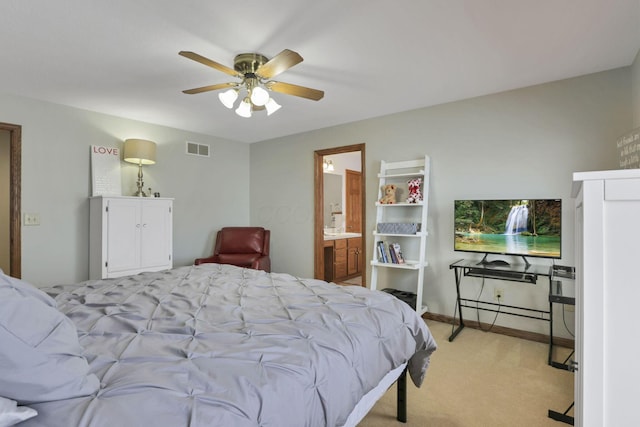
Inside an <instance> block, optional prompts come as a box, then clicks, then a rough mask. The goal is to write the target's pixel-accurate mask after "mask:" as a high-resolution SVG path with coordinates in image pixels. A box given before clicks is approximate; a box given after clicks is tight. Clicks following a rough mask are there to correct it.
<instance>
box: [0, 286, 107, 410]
mask: <svg viewBox="0 0 640 427" xmlns="http://www.w3.org/2000/svg"><path fill="white" fill-rule="evenodd" d="M11 279H12V278H9V277H8V276H5V275H4V274H2V273H0V390H2V395H3V396H4V397H7V398H10V399H13V400H16V401H17V402H18V403H19V404H30V403H37V402H45V401H49V400H60V399H69V398H72V397H79V396H88V395H91V394H93V393H95V392H96V391H97V390H98V388H99V386H100V384H99V381H98V378H97V377H96V376H95V375H94V374H91V373H89V364H88V363H87V359H85V357H84V356H83V354H82V352H83V349H82V346H80V343H79V342H78V332H77V330H76V327H75V325H74V324H73V322H72V321H71V320H70V319H69V318H68V317H67V316H65V315H64V314H63V313H61V312H60V311H58V309H57V308H55V300H51V301H53V304H54V306H51V305H50V303H51V301H49V299H51V298H50V297H49V296H48V295H46V294H45V293H44V292H42V291H40V290H39V289H36V288H35V287H33V286H32V285H30V284H28V283H26V282H23V281H17V280H16V279H13V280H11Z"/></svg>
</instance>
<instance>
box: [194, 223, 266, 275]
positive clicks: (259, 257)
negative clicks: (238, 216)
mask: <svg viewBox="0 0 640 427" xmlns="http://www.w3.org/2000/svg"><path fill="white" fill-rule="evenodd" d="M270 237H271V232H270V231H269V230H265V229H264V228H262V227H224V228H222V229H221V230H220V231H218V235H217V236H216V246H215V248H214V249H213V255H211V256H210V257H208V258H198V259H196V260H195V261H194V264H195V265H199V264H202V263H205V262H215V263H218V264H232V265H237V266H238V267H245V268H253V269H254V270H264V271H266V272H270V271H271V259H270V258H269V239H270Z"/></svg>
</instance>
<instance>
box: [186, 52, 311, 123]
mask: <svg viewBox="0 0 640 427" xmlns="http://www.w3.org/2000/svg"><path fill="white" fill-rule="evenodd" d="M179 54H180V55H182V56H184V57H185V58H189V59H192V60H194V61H196V62H199V63H201V64H204V65H206V66H208V67H211V68H215V69H216V70H218V71H222V72H223V73H226V74H228V75H230V76H233V77H236V78H238V79H240V81H238V82H228V83H219V84H215V85H210V86H203V87H198V88H195V89H188V90H183V91H182V92H184V93H186V94H189V95H193V94H196V93H202V92H209V91H212V90H219V89H226V88H228V90H227V91H225V92H223V93H220V94H219V95H218V97H219V98H220V102H222V103H223V104H224V106H225V107H227V108H233V104H234V102H235V101H236V99H238V96H239V94H240V91H241V90H242V91H244V92H245V96H244V97H243V98H242V101H241V102H240V105H239V106H238V108H237V109H236V114H238V115H239V116H242V117H251V113H252V111H259V110H265V109H266V110H267V115H271V114H272V113H274V112H275V111H277V110H278V109H280V105H279V104H278V103H277V102H276V101H275V100H274V99H273V98H271V97H270V96H269V93H268V91H273V92H278V93H283V94H286V95H293V96H298V97H301V98H306V99H311V100H313V101H319V100H321V99H322V98H323V97H324V92H323V91H321V90H318V89H311V88H309V87H304V86H298V85H294V84H291V83H283V82H278V81H275V80H271V79H272V78H273V77H275V76H277V75H279V74H280V73H282V72H284V71H286V70H288V69H289V68H291V67H293V66H294V65H297V64H299V63H300V62H302V61H303V59H302V56H300V55H299V54H298V53H297V52H294V51H292V50H289V49H285V50H283V51H282V52H280V53H279V54H277V55H276V56H274V57H273V58H271V59H268V58H267V57H266V56H264V55H261V54H259V53H241V54H239V55H236V57H235V59H234V61H233V68H229V67H227V66H225V65H222V64H220V63H218V62H216V61H213V60H211V59H209V58H205V57H204V56H201V55H198V54H197V53H194V52H189V51H184V50H183V51H180V52H179Z"/></svg>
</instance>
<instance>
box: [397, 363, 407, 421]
mask: <svg viewBox="0 0 640 427" xmlns="http://www.w3.org/2000/svg"><path fill="white" fill-rule="evenodd" d="M397 387H398V389H397V392H398V396H397V411H398V414H397V416H396V418H397V419H398V421H400V422H401V423H406V422H407V369H406V368H405V370H404V371H402V374H401V375H400V377H398V385H397Z"/></svg>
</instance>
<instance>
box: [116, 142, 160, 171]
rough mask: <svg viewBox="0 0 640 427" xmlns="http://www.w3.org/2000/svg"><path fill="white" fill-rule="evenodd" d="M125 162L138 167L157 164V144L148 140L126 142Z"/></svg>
mask: <svg viewBox="0 0 640 427" xmlns="http://www.w3.org/2000/svg"><path fill="white" fill-rule="evenodd" d="M123 152H124V154H123V157H124V161H125V162H129V163H135V164H138V165H153V164H154V163H155V162H156V143H155V142H152V141H147V140H146V139H127V140H126V141H125V142H124V150H123Z"/></svg>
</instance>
